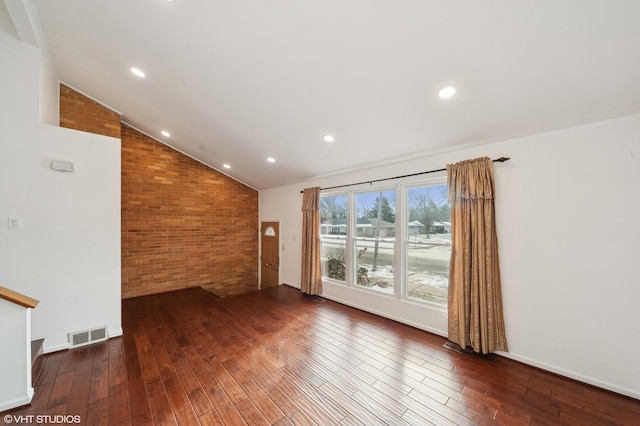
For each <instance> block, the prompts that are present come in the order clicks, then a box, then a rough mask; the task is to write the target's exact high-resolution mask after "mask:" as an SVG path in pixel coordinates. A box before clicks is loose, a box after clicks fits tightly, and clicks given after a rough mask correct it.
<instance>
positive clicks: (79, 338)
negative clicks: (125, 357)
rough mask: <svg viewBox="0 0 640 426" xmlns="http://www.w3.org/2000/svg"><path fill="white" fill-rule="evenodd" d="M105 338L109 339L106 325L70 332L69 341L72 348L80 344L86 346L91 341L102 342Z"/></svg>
mask: <svg viewBox="0 0 640 426" xmlns="http://www.w3.org/2000/svg"><path fill="white" fill-rule="evenodd" d="M103 340H107V327H106V326H104V327H98V328H92V329H91V330H82V331H75V332H73V333H69V343H71V348H77V347H78V346H84V345H88V344H90V343H97V342H102V341H103Z"/></svg>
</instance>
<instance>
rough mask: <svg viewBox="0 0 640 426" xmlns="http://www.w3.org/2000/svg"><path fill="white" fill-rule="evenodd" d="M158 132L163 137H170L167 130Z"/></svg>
mask: <svg viewBox="0 0 640 426" xmlns="http://www.w3.org/2000/svg"><path fill="white" fill-rule="evenodd" d="M160 133H162V136H164V137H165V138H170V137H171V133H169V132H167V131H166V130H163V131H161V132H160Z"/></svg>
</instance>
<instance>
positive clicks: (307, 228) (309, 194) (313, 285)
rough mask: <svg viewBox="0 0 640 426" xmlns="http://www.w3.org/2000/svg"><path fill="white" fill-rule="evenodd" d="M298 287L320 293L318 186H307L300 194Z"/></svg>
mask: <svg viewBox="0 0 640 426" xmlns="http://www.w3.org/2000/svg"><path fill="white" fill-rule="evenodd" d="M300 289H301V290H302V292H303V293H307V294H321V293H322V271H321V269H320V188H319V187H315V188H307V189H305V190H304V192H303V195H302V277H301V278H300Z"/></svg>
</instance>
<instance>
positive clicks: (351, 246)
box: [320, 176, 447, 309]
mask: <svg viewBox="0 0 640 426" xmlns="http://www.w3.org/2000/svg"><path fill="white" fill-rule="evenodd" d="M438 185H447V178H446V176H444V177H442V176H440V177H432V178H428V179H425V178H422V179H414V180H407V181H402V182H399V183H398V184H396V185H395V186H390V185H389V184H388V183H386V184H380V185H375V184H373V185H370V186H368V187H361V188H356V189H349V190H345V189H344V188H341V190H334V191H323V192H322V193H321V194H320V196H321V198H322V197H335V196H341V195H345V196H346V197H347V214H346V216H347V231H346V238H345V256H344V261H345V281H344V282H342V281H338V280H335V279H331V278H329V277H326V276H323V277H322V279H323V281H324V282H327V283H331V284H334V285H338V286H342V287H348V288H351V289H356V290H358V291H365V292H368V293H370V294H375V295H378V296H380V297H387V298H393V299H396V300H399V301H402V302H406V303H411V304H417V305H420V306H432V307H435V308H437V309H442V308H443V305H442V304H439V303H435V302H430V301H427V300H420V299H417V298H409V296H408V278H407V277H408V254H407V252H408V245H407V243H408V241H407V237H408V235H407V234H408V232H407V228H408V225H407V224H408V223H409V222H408V219H409V212H408V193H409V189H411V188H420V187H425V186H438ZM390 190H392V191H395V195H396V200H395V216H396V229H395V235H396V236H395V242H394V286H393V289H394V291H393V294H392V295H390V294H386V293H383V292H381V291H378V290H374V289H371V288H367V287H365V286H361V285H357V283H356V265H357V262H356V241H357V239H358V237H356V221H357V216H358V214H357V211H356V208H357V206H356V195H357V194H362V193H370V192H384V191H390ZM399 224H402V225H399Z"/></svg>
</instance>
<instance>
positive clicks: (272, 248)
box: [260, 222, 280, 288]
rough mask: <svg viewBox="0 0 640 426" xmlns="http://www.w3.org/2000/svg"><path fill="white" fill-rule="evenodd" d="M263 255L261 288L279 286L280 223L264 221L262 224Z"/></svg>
mask: <svg viewBox="0 0 640 426" xmlns="http://www.w3.org/2000/svg"><path fill="white" fill-rule="evenodd" d="M260 234H261V239H262V251H261V253H262V256H261V260H260V277H261V280H260V288H267V287H273V286H277V285H278V284H280V283H279V276H278V271H279V269H280V250H279V247H280V224H279V223H278V222H262V224H261V226H260Z"/></svg>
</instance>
